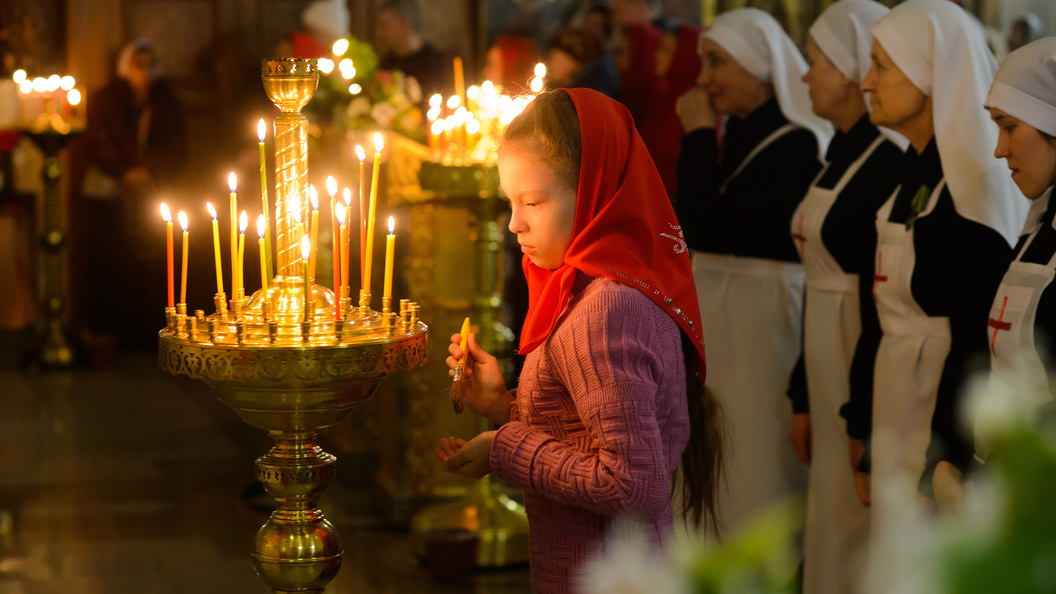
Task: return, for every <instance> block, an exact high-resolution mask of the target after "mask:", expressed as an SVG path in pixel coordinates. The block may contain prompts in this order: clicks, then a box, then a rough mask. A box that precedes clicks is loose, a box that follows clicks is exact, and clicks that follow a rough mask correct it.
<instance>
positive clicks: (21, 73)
mask: <svg viewBox="0 0 1056 594" xmlns="http://www.w3.org/2000/svg"><path fill="white" fill-rule="evenodd" d="M11 80H13V81H15V84H16V85H21V84H22V82H23V81H24V80H26V71H25V70H22V69H21V68H20V69H18V70H16V71H15V74H14V75H12V76H11Z"/></svg>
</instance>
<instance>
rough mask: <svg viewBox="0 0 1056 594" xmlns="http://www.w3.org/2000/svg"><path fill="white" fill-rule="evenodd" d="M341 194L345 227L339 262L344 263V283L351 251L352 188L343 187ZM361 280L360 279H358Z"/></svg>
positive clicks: (346, 280) (346, 282)
mask: <svg viewBox="0 0 1056 594" xmlns="http://www.w3.org/2000/svg"><path fill="white" fill-rule="evenodd" d="M342 196H343V197H344V200H345V228H344V230H343V231H341V249H342V250H343V251H342V252H341V263H342V264H343V265H344V271H343V272H342V275H341V278H343V279H345V284H346V285H347V284H348V277H349V268H350V267H349V261H348V260H349V258H350V257H351V256H350V255H349V254H351V253H352V244H351V243H350V242H351V238H352V190H350V189H348V188H345V189H344V191H343V192H342ZM360 280H362V279H360Z"/></svg>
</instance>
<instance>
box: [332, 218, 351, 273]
mask: <svg viewBox="0 0 1056 594" xmlns="http://www.w3.org/2000/svg"><path fill="white" fill-rule="evenodd" d="M334 211H335V212H336V213H337V224H338V230H339V231H340V233H341V234H340V235H339V236H338V240H337V241H336V242H335V243H334V245H335V246H336V247H335V250H334V251H340V252H341V261H342V262H347V261H348V243H346V242H344V241H341V239H340V238H341V237H344V236H345V205H344V204H341V203H340V202H338V203H337V204H336V205H335V206H334ZM347 285H348V267H347V266H345V267H343V268H342V270H341V286H342V287H344V286H347Z"/></svg>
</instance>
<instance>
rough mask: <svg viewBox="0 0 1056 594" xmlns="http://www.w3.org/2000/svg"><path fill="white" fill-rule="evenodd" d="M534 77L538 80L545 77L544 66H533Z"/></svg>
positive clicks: (540, 64) (541, 64)
mask: <svg viewBox="0 0 1056 594" xmlns="http://www.w3.org/2000/svg"><path fill="white" fill-rule="evenodd" d="M535 75H536V76H537V77H539V78H543V77H544V76H546V64H543V63H542V62H539V63H538V64H536V65H535Z"/></svg>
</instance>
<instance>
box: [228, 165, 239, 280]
mask: <svg viewBox="0 0 1056 594" xmlns="http://www.w3.org/2000/svg"><path fill="white" fill-rule="evenodd" d="M227 187H229V188H230V189H231V298H232V299H234V296H235V295H234V293H235V291H237V290H238V276H237V275H238V273H237V272H236V267H237V266H238V198H237V197H236V196H235V189H236V188H237V187H238V179H237V178H235V172H234V171H232V172H231V173H229V174H227Z"/></svg>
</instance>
